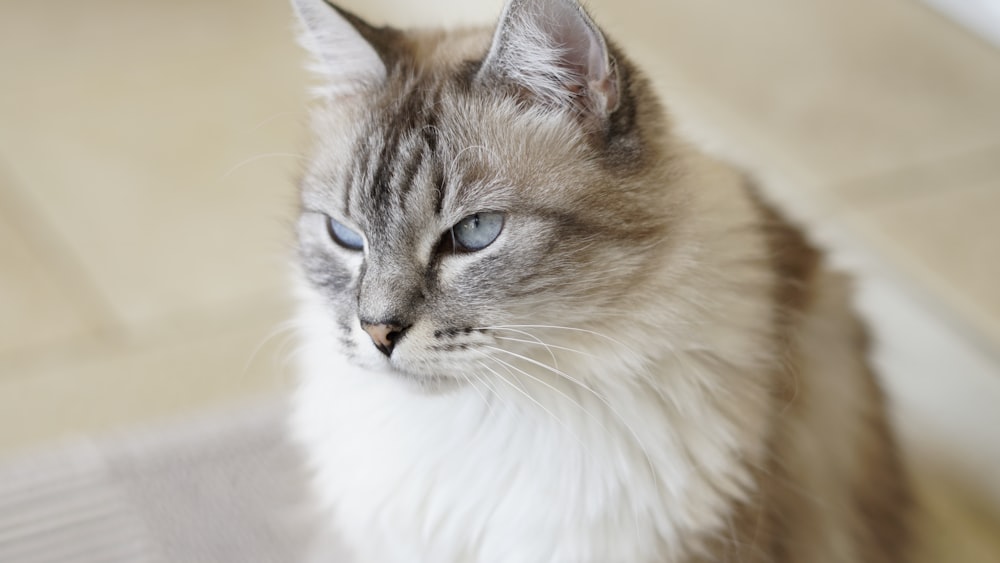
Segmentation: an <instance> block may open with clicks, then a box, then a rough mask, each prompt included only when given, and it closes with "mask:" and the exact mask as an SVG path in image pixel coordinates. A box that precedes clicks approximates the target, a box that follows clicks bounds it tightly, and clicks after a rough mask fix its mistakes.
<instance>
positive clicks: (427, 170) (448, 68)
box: [290, 0, 915, 563]
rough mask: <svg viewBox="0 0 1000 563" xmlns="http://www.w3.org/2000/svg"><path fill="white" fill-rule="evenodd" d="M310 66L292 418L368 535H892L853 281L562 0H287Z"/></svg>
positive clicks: (454, 558) (338, 529) (796, 553)
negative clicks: (404, 8) (453, 4)
mask: <svg viewBox="0 0 1000 563" xmlns="http://www.w3.org/2000/svg"><path fill="white" fill-rule="evenodd" d="M292 1H293V7H294V10H295V12H296V13H297V15H298V17H299V20H300V23H301V25H300V38H301V42H302V43H303V45H304V46H305V47H306V48H307V49H308V51H309V52H310V53H311V59H312V64H311V68H312V69H313V70H314V71H315V73H316V75H317V76H318V78H319V81H318V82H319V85H318V88H317V94H318V97H319V100H318V101H317V103H316V106H315V108H314V109H313V111H312V115H311V123H312V127H313V131H314V137H315V144H314V150H313V153H312V157H311V159H310V161H309V163H308V165H307V166H306V167H305V170H304V172H303V174H302V179H301V182H300V190H301V214H300V216H299V218H298V222H297V234H298V250H299V254H298V255H299V261H298V271H299V274H300V275H299V279H300V283H299V284H298V293H299V297H300V302H301V307H300V314H299V316H298V320H299V325H300V327H301V331H300V332H301V335H302V347H301V351H300V353H299V357H298V362H299V369H300V371H301V374H300V375H301V378H300V384H299V385H298V387H297V390H296V392H295V396H294V409H293V414H292V416H291V422H290V428H291V433H292V435H293V437H294V439H295V440H296V441H297V443H298V444H299V445H300V446H301V448H302V450H303V451H304V452H305V455H306V457H307V459H308V462H309V467H310V469H311V470H312V472H313V475H314V479H313V483H312V485H313V490H314V491H315V494H316V497H317V498H318V499H319V501H320V503H321V504H322V505H323V506H324V508H325V509H326V511H327V512H326V513H325V514H327V516H326V519H325V522H324V524H325V527H326V529H327V530H328V532H329V533H330V534H339V535H340V536H341V537H343V538H344V539H345V540H346V541H347V542H348V543H349V544H350V547H351V549H352V551H353V553H354V555H355V557H356V558H357V561H361V562H366V563H368V562H375V563H378V562H429V563H457V562H470V563H471V562H476V563H501V562H503V563H543V562H544V563H553V562H567V563H587V562H593V563H597V562H601V563H615V562H623V563H624V562H628V563H645V562H658V563H663V562H677V563H694V562H729V561H732V562H745V563H750V562H791V561H796V562H808V563H827V562H866V563H888V562H903V561H909V560H910V557H911V552H912V548H911V544H912V536H913V534H912V532H911V526H910V519H911V515H912V513H913V512H914V510H915V508H914V502H913V500H912V495H911V492H910V486H909V484H908V483H909V481H908V478H907V475H906V471H905V468H904V467H903V464H902V462H901V461H900V455H899V454H898V451H897V447H896V445H895V442H894V439H893V437H892V433H891V430H890V428H889V425H888V423H887V420H886V415H885V406H884V399H883V396H882V393H881V391H880V388H879V385H878V383H877V381H876V379H875V377H874V376H873V374H872V373H871V370H870V369H869V367H868V363H867V359H866V355H867V338H866V335H865V334H866V333H865V329H864V327H863V326H862V325H861V323H860V322H859V321H858V319H857V318H856V317H855V315H854V314H853V313H852V312H851V308H850V305H849V299H850V290H849V280H848V279H846V278H845V277H844V276H843V275H841V274H838V273H834V272H831V271H830V270H829V269H828V268H827V267H825V266H824V262H823V257H822V255H821V253H820V252H819V251H818V250H817V249H815V248H814V246H813V245H812V244H811V243H810V242H809V241H808V240H807V238H806V237H805V236H804V235H803V234H802V233H801V232H800V231H799V230H798V229H797V228H796V227H794V226H793V225H792V224H790V223H789V222H788V221H786V220H785V219H784V218H783V217H782V215H780V214H779V213H778V212H777V211H776V210H775V209H774V208H773V207H772V206H771V205H769V204H768V203H767V202H766V201H765V199H764V198H763V197H762V196H761V194H760V192H759V191H758V189H757V188H756V187H755V185H754V183H753V182H752V181H751V180H750V179H749V178H748V176H747V175H746V174H744V173H743V172H741V171H740V170H739V169H737V168H736V167H734V166H732V165H729V164H726V163H724V162H720V161H718V160H716V159H713V158H711V157H709V156H706V155H705V154H703V153H702V152H700V151H699V150H698V149H697V148H696V147H694V146H692V145H691V144H690V143H689V142H687V141H685V140H684V139H683V138H682V137H681V135H680V134H679V133H678V132H677V131H676V128H675V127H674V126H673V124H672V122H671V120H670V118H669V116H668V113H667V112H666V111H665V110H664V108H663V107H661V105H660V102H659V100H658V97H657V95H656V94H655V93H654V92H653V90H652V88H651V86H650V84H649V82H648V81H647V79H646V78H645V77H644V76H643V74H642V73H641V72H640V71H639V70H638V69H637V68H636V67H635V66H634V65H633V63H631V62H630V61H629V59H628V58H627V57H626V56H625V55H624V54H623V53H622V52H621V50H620V48H619V47H617V46H616V45H615V43H613V42H611V41H609V40H607V39H606V37H605V35H604V34H603V33H602V31H601V30H600V28H599V27H598V26H597V25H596V24H595V23H594V21H593V20H592V18H591V17H590V15H589V14H588V13H587V12H586V11H585V10H584V9H583V8H582V7H581V6H580V5H579V4H578V3H577V1H576V0H509V2H508V3H507V4H506V6H505V8H504V10H503V13H502V15H501V16H500V20H499V23H498V24H497V26H496V28H495V30H492V29H491V30H486V29H483V30H480V29H471V30H458V31H442V30H415V31H403V30H399V29H395V28H390V27H374V26H372V25H370V24H368V23H366V22H365V21H363V20H361V19H360V18H358V17H357V16H355V15H353V14H351V13H349V12H347V11H345V10H343V9H341V8H338V7H336V6H334V5H331V4H328V3H326V2H324V1H323V0H292Z"/></svg>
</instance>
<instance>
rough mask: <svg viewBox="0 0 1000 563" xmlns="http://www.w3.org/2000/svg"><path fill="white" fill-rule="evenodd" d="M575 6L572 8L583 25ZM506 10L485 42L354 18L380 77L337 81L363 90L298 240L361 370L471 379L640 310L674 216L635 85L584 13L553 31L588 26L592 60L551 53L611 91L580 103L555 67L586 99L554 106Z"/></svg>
mask: <svg viewBox="0 0 1000 563" xmlns="http://www.w3.org/2000/svg"><path fill="white" fill-rule="evenodd" d="M557 2H563V0H557ZM563 3H565V4H566V6H565V7H572V8H573V9H572V10H571V11H567V12H565V13H563V12H559V13H558V14H557V15H558V16H559V17H562V18H570V19H573V18H586V15H585V14H583V12H582V11H579V10H578V9H577V8H576V7H575V3H570V2H563ZM299 4H305V5H308V6H310V7H309V8H306V10H309V9H322V8H324V6H318V5H313V3H312V2H309V1H308V0H302V1H301V2H299ZM516 4H517V3H516V2H515V6H516ZM301 9H302V8H301V6H300V10H301ZM513 9H516V7H515V8H513ZM511 10H512V8H508V12H507V14H506V15H505V20H504V21H502V22H501V28H500V32H498V33H497V34H496V36H495V38H494V42H493V45H492V46H490V48H489V50H488V51H487V49H486V43H487V42H488V39H489V37H488V34H485V33H484V34H482V38H483V39H485V40H483V41H481V40H479V39H477V36H476V35H474V34H472V35H470V34H465V35H460V36H457V37H449V36H445V35H424V36H413V37H407V36H401V35H399V34H398V32H394V31H381V32H380V31H377V30H373V29H372V28H369V27H367V26H366V25H365V24H363V23H361V22H359V21H357V20H351V25H352V27H353V28H354V29H360V30H361V33H359V34H357V35H358V36H355V35H351V34H350V33H348V35H350V37H351V38H352V39H354V40H363V41H364V43H363V45H355V48H357V49H364V48H365V47H366V46H371V45H374V46H379V45H380V41H381V39H380V38H382V39H384V43H381V46H382V51H379V52H375V54H374V55H373V53H367V52H366V53H363V55H365V56H369V59H368V60H367V62H363V63H359V64H367V65H369V66H375V67H376V68H375V69H374V70H373V69H371V68H368V69H365V72H366V73H368V74H366V75H363V76H362V77H361V78H359V77H347V78H345V77H335V78H334V79H335V80H355V81H357V84H356V86H355V89H354V90H353V91H347V92H346V93H345V92H340V93H339V94H338V95H336V96H332V97H331V99H330V101H329V105H328V106H327V107H325V108H324V109H322V110H320V111H319V112H318V113H317V115H316V129H317V133H318V137H319V139H318V141H319V142H318V144H317V150H316V153H315V158H314V160H313V161H312V163H311V165H310V166H309V168H308V170H307V172H306V174H305V176H304V178H303V181H302V200H303V213H302V216H301V218H300V221H299V240H300V255H301V260H302V267H303V271H304V272H305V274H306V278H307V281H308V283H309V285H310V287H311V289H312V291H314V292H315V294H316V296H318V297H319V302H320V303H321V304H322V305H321V306H322V307H324V308H325V311H324V312H325V314H326V315H328V316H329V318H330V319H332V321H333V322H332V323H330V327H331V330H332V331H333V334H330V345H331V347H337V348H338V349H339V350H340V352H341V353H343V354H345V355H347V356H348V357H349V358H351V359H352V360H353V361H355V362H357V363H360V364H362V365H365V366H368V367H372V368H376V369H384V368H389V367H391V369H392V370H393V371H396V372H399V373H401V374H406V375H408V376H410V377H411V378H412V379H414V380H416V381H419V382H422V383H424V384H429V383H432V382H437V383H441V382H447V383H460V382H461V381H462V380H463V379H464V378H466V377H468V374H469V373H478V374H480V375H483V374H484V372H486V373H489V372H490V371H492V370H496V369H505V368H504V365H505V362H510V361H512V360H514V359H515V358H516V356H514V355H513V354H519V355H521V356H526V357H528V358H533V357H538V356H541V357H545V354H546V353H547V350H546V348H545V346H543V345H542V344H541V343H540V341H539V340H538V334H540V333H543V334H548V335H549V336H548V337H546V340H545V342H546V343H547V344H551V343H552V341H553V339H554V340H555V341H560V335H562V336H573V334H574V331H585V330H589V329H590V328H591V327H593V326H595V325H597V324H600V323H602V322H605V321H607V320H608V319H611V318H614V317H615V316H619V317H620V316H622V315H627V314H628V313H629V311H630V310H631V309H632V308H634V307H641V303H635V302H633V301H634V300H630V297H632V295H631V293H630V287H631V286H632V285H634V284H635V283H637V282H638V281H639V280H640V279H641V278H642V276H643V275H644V274H645V273H646V272H647V271H648V270H649V269H650V268H651V267H652V265H651V264H650V263H649V262H650V260H652V258H651V254H652V253H650V252H649V251H650V250H651V249H652V248H653V247H655V246H656V245H658V244H660V243H662V242H663V240H664V237H665V235H666V231H667V225H668V224H669V222H668V221H667V220H666V218H665V217H663V216H662V214H661V213H657V212H655V210H656V209H662V206H661V205H660V203H661V202H660V201H658V198H660V197H662V196H661V195H658V194H650V193H647V192H648V190H646V189H644V188H643V187H642V186H643V185H645V184H647V183H648V182H643V181H642V179H641V178H639V175H641V171H643V170H646V168H647V166H646V163H645V162H644V161H645V160H646V159H648V158H649V155H648V154H644V152H647V151H648V148H646V147H644V146H643V145H642V139H641V135H640V131H639V128H638V127H636V126H635V124H634V123H632V121H634V119H635V110H634V108H633V107H632V106H631V104H633V103H634V100H633V99H632V98H631V97H630V96H631V93H630V92H628V91H627V89H625V88H622V89H621V90H620V89H619V88H620V82H619V80H620V77H619V76H618V75H617V74H616V73H615V72H612V71H611V68H612V67H611V66H610V64H609V63H608V60H609V59H608V55H607V52H606V48H605V47H604V43H603V40H602V39H601V38H600V35H599V32H597V31H596V28H594V27H592V24H590V23H589V20H580V21H578V22H576V23H573V22H570V24H572V25H576V26H578V27H576V28H569V27H566V26H568V25H570V24H565V25H562V24H561V25H562V27H559V29H558V31H559V32H560V33H563V34H568V33H571V32H572V33H577V34H578V35H580V37H578V38H576V39H575V40H577V41H580V42H583V43H585V44H583V45H582V46H583V47H586V48H585V49H584V48H581V49H580V51H581V53H583V54H584V55H585V58H586V59H587V60H585V61H583V62H579V61H576V62H574V61H569V62H567V61H565V60H563V59H559V60H557V61H555V62H554V63H553V64H558V65H559V68H560V69H563V70H565V68H570V69H574V71H575V72H583V73H584V74H585V76H583V80H582V82H583V84H584V86H583V87H584V88H588V87H589V88H597V89H600V91H597V92H595V93H592V95H590V96H589V97H582V96H583V95H582V94H580V93H579V88H580V86H579V85H578V83H577V82H573V83H570V82H567V80H568V79H567V78H566V77H562V76H560V77H559V79H560V80H561V81H562V82H560V84H559V87H566V88H576V90H577V92H576V94H575V97H571V98H567V99H566V100H563V101H559V100H553V99H550V98H547V97H545V96H548V95H549V93H547V92H538V91H537V89H533V88H534V86H537V85H535V84H525V83H523V82H524V81H523V80H521V81H519V80H518V79H517V78H516V77H515V78H514V79H512V78H511V76H510V72H509V69H508V67H509V65H511V64H514V62H515V61H511V60H510V59H509V57H511V56H514V55H510V54H509V52H510V51H513V50H515V49H514V48H513V47H510V46H508V45H506V44H505V43H504V42H510V41H515V42H522V43H523V41H524V40H523V39H519V38H518V37H517V36H516V33H515V32H516V29H514V30H513V31H510V30H509V31H506V32H505V31H504V26H505V25H506V26H517V25H524V21H526V20H524V18H525V17H528V16H526V15H523V14H521V15H519V14H517V13H514V14H513V15H512V14H511ZM329 14H333V15H335V16H336V17H337V18H340V17H341V16H340V15H338V14H335V13H334V12H332V11H330V12H329ZM329 14H328V15H329ZM515 16H516V17H515ZM305 19H306V21H307V22H311V23H310V24H309V25H316V21H317V17H312V18H311V19H310V17H309V16H308V11H307V15H306V17H305ZM345 21H346V20H345ZM331 22H332V25H339V24H340V23H342V22H340V23H338V22H335V21H334V20H329V21H326V24H325V25H327V27H329V26H330V25H331ZM358 26H361V27H360V28H359V27H358ZM342 30H343V31H346V32H349V31H350V30H349V29H348V28H342ZM376 33H382V34H383V35H375V34H376ZM386 34H388V35H386ZM361 35H365V36H366V37H367V39H363V38H362V37H360V36H361ZM517 46H518V47H520V46H522V45H521V44H520V43H519V44H518V45H517ZM338 48H342V47H338ZM369 48H371V49H374V47H369ZM595 48H598V49H599V52H600V53H601V56H599V57H597V58H594V55H593V49H595ZM462 49H466V50H467V51H468V53H465V54H464V56H456V52H460V51H461V50H462ZM505 49H506V51H505ZM415 51H423V52H425V53H427V52H429V53H431V54H430V55H425V56H429V57H430V58H429V59H427V58H425V59H420V58H418V55H416V54H414V52H415ZM445 52H446V53H448V56H443V55H440V56H438V55H435V54H434V53H445ZM387 53H388V54H387ZM515 55H517V53H515ZM560 56H565V53H560ZM484 57H485V58H486V60H485V61H483V59H484ZM505 57H506V58H505ZM591 59H593V60H591ZM535 62H536V63H537V62H538V61H535ZM379 65H381V66H379ZM581 65H582V66H581ZM587 65H591V66H587ZM592 67H593V68H592ZM598 67H599V68H598ZM588 73H589V74H588ZM595 74H596V75H597V76H596V79H597V80H596V82H599V81H600V80H604V81H605V83H604V85H603V86H600V85H598V86H594V85H593V83H594V82H595V80H594V79H595V76H593V75H595ZM544 78H546V79H551V78H552V77H551V76H545V77H544ZM578 82H579V81H578ZM547 87H549V88H552V86H551V85H547ZM526 88H527V89H526ZM619 98H621V99H619ZM562 102H566V103H562ZM626 113H628V114H626ZM651 209H652V210H653V211H651ZM544 327H550V328H544ZM554 327H561V328H554Z"/></svg>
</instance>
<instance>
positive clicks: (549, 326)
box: [484, 325, 638, 355]
mask: <svg viewBox="0 0 1000 563" xmlns="http://www.w3.org/2000/svg"><path fill="white" fill-rule="evenodd" d="M484 328H486V329H499V328H538V329H554V330H566V331H571V332H580V333H584V334H590V335H593V336H597V337H599V338H603V339H605V340H607V341H609V342H612V343H614V344H617V345H619V346H622V347H623V348H625V349H626V350H628V351H629V352H630V353H633V354H636V355H638V352H637V351H635V350H634V349H632V348H631V347H630V346H629V345H628V344H625V343H624V342H622V341H620V340H618V339H615V338H612V337H610V336H608V335H606V334H602V333H600V332H597V331H594V330H588V329H585V328H576V327H571V326H558V325H495V326H490V327H484Z"/></svg>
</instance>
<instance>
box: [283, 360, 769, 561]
mask: <svg viewBox="0 0 1000 563" xmlns="http://www.w3.org/2000/svg"><path fill="white" fill-rule="evenodd" d="M301 360H302V362H303V365H302V371H303V378H302V383H301V386H300V388H299V390H298V392H297V395H296V399H295V403H296V404H295V413H294V416H293V420H292V431H293V434H294V436H295V437H296V439H297V440H298V441H299V442H300V444H302V445H303V446H304V448H305V450H306V453H307V456H308V459H309V462H310V464H311V466H312V469H313V470H314V471H315V483H314V485H315V490H316V492H317V494H318V495H319V496H320V500H321V501H322V502H323V504H324V505H326V506H327V507H330V508H332V509H333V514H334V517H333V522H332V523H333V525H334V526H335V527H336V528H337V529H338V533H340V534H342V535H344V536H345V537H347V538H348V539H349V541H350V543H351V544H352V546H353V547H354V548H355V550H356V551H357V553H358V555H359V557H360V560H362V561H366V562H373V563H377V562H381V561H385V562H397V561H398V562H403V561H406V562H416V561H421V562H422V561H426V562H433V563H451V562H456V563H457V562H477V563H479V562H481V563H501V562H512V563H513V562H517V563H533V562H538V563H542V562H545V563H552V562H561V561H565V562H574V563H584V562H605V563H606V562H613V561H629V562H642V561H663V560H664V557H665V556H666V557H667V558H673V557H676V556H679V555H680V554H681V552H683V551H685V550H686V549H687V548H689V547H690V546H689V545H687V544H685V541H687V540H688V539H689V538H690V537H692V536H695V535H698V534H697V532H706V531H707V532H711V531H715V530H719V529H721V528H722V527H723V526H724V525H725V522H724V513H725V510H726V508H727V506H728V503H729V502H731V501H732V499H733V498H735V497H738V496H740V495H741V494H742V493H743V489H744V488H745V486H746V484H747V479H748V476H747V475H746V474H745V472H744V470H743V469H742V467H743V466H742V465H741V464H739V463H736V462H735V460H736V458H737V457H738V456H741V455H747V453H748V452H747V446H746V444H752V443H753V440H752V439H750V437H752V436H753V435H754V434H755V433H756V432H757V429H756V428H755V427H754V426H755V424H756V423H755V421H754V420H752V419H749V420H733V419H730V418H728V417H726V416H724V415H723V414H722V412H724V411H725V408H721V407H724V406H722V405H719V404H717V400H716V399H715V398H712V399H710V398H709V397H711V396H710V395H709V394H706V393H705V392H704V389H699V388H695V387H691V388H690V389H688V388H686V387H685V386H684V385H683V382H684V381H685V379H683V378H676V379H677V380H676V381H673V382H672V387H671V396H672V400H671V401H670V403H669V404H668V403H665V402H664V400H663V399H662V397H661V396H659V395H658V394H657V393H655V392H653V391H652V390H650V389H646V388H643V387H641V386H621V387H616V388H602V389H601V390H600V392H599V393H598V392H594V393H589V392H586V391H581V392H578V393H575V392H573V390H572V389H571V388H567V389H566V390H561V392H560V393H558V394H557V393H555V392H553V390H552V389H551V388H546V387H541V386H535V387H531V386H530V385H527V386H526V382H524V381H520V382H518V384H517V385H516V386H510V387H503V386H498V387H492V388H491V389H492V390H493V391H496V394H495V395H493V396H488V395H489V394H488V393H484V392H483V391H482V390H478V389H475V388H472V387H466V388H464V389H461V390H457V391H454V392H452V393H446V394H440V395H430V394H422V393H420V392H416V391H415V390H413V389H412V388H410V387H409V386H407V385H405V384H403V383H402V382H401V381H400V380H399V379H398V376H394V375H392V374H385V373H373V372H370V371H366V370H363V369H361V368H357V367H354V366H351V365H349V364H347V363H346V362H345V361H343V360H340V359H339V358H338V357H336V356H331V353H330V351H329V349H328V348H327V347H326V346H323V345H321V344H320V343H319V342H313V343H309V342H307V343H306V346H305V348H304V351H303V353H302V356H301ZM600 363H601V362H597V364H600ZM605 363H610V362H605ZM589 367H590V369H603V370H608V371H612V370H615V369H619V370H620V369H624V367H623V366H620V365H619V366H615V365H597V366H595V365H594V361H593V360H590V366H589ZM699 374H700V375H701V376H703V375H704V374H703V372H699ZM665 377H669V375H665ZM498 385H499V384H498ZM515 387H520V390H518V389H515ZM504 389H507V390H508V391H509V392H504ZM521 391H527V395H530V396H531V397H532V398H531V399H530V400H529V399H528V398H526V397H527V395H525V394H523V393H521ZM595 391H596V390H595ZM750 455H752V453H751V454H750ZM682 540H683V541H682Z"/></svg>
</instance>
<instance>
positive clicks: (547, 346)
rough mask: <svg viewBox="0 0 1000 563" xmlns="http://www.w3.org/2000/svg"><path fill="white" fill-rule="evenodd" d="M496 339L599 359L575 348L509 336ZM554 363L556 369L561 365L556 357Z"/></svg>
mask: <svg viewBox="0 0 1000 563" xmlns="http://www.w3.org/2000/svg"><path fill="white" fill-rule="evenodd" d="M494 338H496V339H497V340H509V341H511V342H521V343H524V344H539V345H541V346H545V347H546V348H551V349H555V350H565V351H566V352H573V353H576V354H580V355H582V356H587V357H588V358H597V357H598V356H597V355H595V354H591V353H590V352H584V351H583V350H576V349H574V348H567V347H566V346H559V345H557V344H546V343H545V342H535V341H533V340H522V339H520V338H510V337H508V336H494ZM552 361H553V364H552V365H553V366H554V367H556V368H558V367H559V364H558V363H556V362H555V357H553V358H552Z"/></svg>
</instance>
